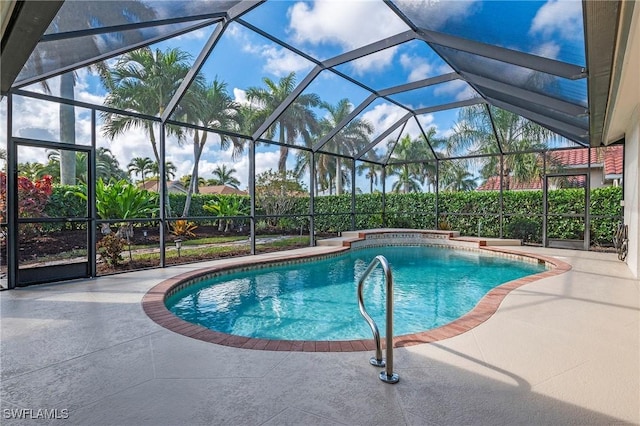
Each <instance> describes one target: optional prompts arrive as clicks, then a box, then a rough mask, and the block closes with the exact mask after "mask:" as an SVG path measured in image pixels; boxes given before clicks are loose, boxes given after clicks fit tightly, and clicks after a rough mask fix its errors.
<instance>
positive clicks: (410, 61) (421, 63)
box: [400, 53, 434, 82]
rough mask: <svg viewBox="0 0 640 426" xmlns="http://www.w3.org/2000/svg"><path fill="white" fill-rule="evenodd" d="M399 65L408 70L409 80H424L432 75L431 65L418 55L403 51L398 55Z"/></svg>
mask: <svg viewBox="0 0 640 426" xmlns="http://www.w3.org/2000/svg"><path fill="white" fill-rule="evenodd" d="M400 65H402V68H404V69H405V70H408V71H409V78H408V80H409V82H412V81H418V80H424V79H425V78H428V77H431V76H433V75H434V74H433V65H431V64H430V63H429V62H428V61H427V60H426V59H425V58H423V57H420V56H411V55H408V54H406V53H403V54H402V55H400Z"/></svg>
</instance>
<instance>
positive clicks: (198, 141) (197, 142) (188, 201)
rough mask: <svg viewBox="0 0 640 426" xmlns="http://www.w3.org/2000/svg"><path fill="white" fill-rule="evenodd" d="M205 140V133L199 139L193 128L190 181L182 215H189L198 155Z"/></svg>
mask: <svg viewBox="0 0 640 426" xmlns="http://www.w3.org/2000/svg"><path fill="white" fill-rule="evenodd" d="M206 141H207V133H206V132H203V135H202V140H201V139H200V133H199V132H198V131H197V130H194V134H193V159H194V163H193V169H192V171H191V182H189V188H188V189H187V199H186V200H185V202H184V210H182V217H187V216H188V215H189V209H190V208H191V199H192V198H193V194H194V193H198V181H199V179H200V178H199V176H198V169H199V164H200V157H201V156H202V151H203V150H204V144H205V143H206Z"/></svg>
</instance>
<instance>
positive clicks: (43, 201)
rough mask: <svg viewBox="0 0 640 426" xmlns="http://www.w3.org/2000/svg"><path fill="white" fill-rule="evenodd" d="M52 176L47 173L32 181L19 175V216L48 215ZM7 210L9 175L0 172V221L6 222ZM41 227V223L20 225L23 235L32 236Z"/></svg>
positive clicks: (37, 216) (20, 231)
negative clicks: (46, 210)
mask: <svg viewBox="0 0 640 426" xmlns="http://www.w3.org/2000/svg"><path fill="white" fill-rule="evenodd" d="M51 182H52V178H51V176H50V175H45V176H43V177H41V178H40V179H36V180H34V181H31V180H30V179H28V178H26V177H24V176H18V217H20V218H39V217H46V216H47V215H46V213H45V208H46V206H47V203H48V202H49V198H50V197H51V193H52V185H51ZM6 211H7V175H6V174H5V173H4V172H0V222H6V220H7V218H6ZM40 229H41V225H40V224H34V223H28V224H24V225H22V226H20V228H19V233H20V235H21V236H23V237H24V236H31V235H33V234H36V233H37V232H39V231H40Z"/></svg>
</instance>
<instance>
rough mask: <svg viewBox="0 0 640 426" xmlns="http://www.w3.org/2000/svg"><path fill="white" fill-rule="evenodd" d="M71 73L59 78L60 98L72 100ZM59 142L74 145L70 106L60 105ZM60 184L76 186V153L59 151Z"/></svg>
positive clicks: (72, 82)
mask: <svg viewBox="0 0 640 426" xmlns="http://www.w3.org/2000/svg"><path fill="white" fill-rule="evenodd" d="M74 85H75V82H74V79H73V73H65V74H62V75H61V76H60V96H61V97H63V98H66V99H74V92H73V86H74ZM60 142H62V143H65V144H72V145H75V143H76V114H75V109H74V107H73V106H72V105H66V104H60ZM60 183H61V184H62V185H75V184H76V152H75V151H69V150H66V149H61V150H60Z"/></svg>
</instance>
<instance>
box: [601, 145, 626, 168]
mask: <svg viewBox="0 0 640 426" xmlns="http://www.w3.org/2000/svg"><path fill="white" fill-rule="evenodd" d="M623 167H624V147H623V146H622V145H614V146H610V147H608V148H607V155H605V157H604V174H605V176H609V175H615V176H622V171H623Z"/></svg>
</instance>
